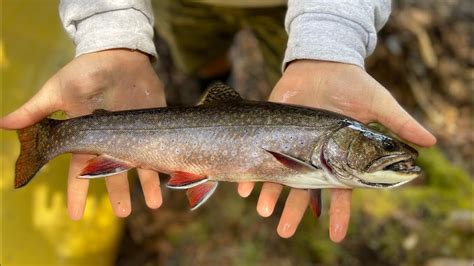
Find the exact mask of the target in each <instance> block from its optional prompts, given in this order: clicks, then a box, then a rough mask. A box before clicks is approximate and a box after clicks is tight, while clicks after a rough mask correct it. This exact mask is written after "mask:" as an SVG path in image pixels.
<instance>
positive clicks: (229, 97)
mask: <svg viewBox="0 0 474 266" xmlns="http://www.w3.org/2000/svg"><path fill="white" fill-rule="evenodd" d="M241 100H242V97H240V95H239V93H238V92H237V91H235V90H234V89H233V88H231V87H229V86H227V85H226V84H224V83H222V82H215V83H213V84H212V85H211V86H209V88H208V89H207V91H206V93H205V94H204V97H202V99H201V101H200V102H199V104H213V103H222V102H233V101H241Z"/></svg>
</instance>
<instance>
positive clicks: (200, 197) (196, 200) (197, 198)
mask: <svg viewBox="0 0 474 266" xmlns="http://www.w3.org/2000/svg"><path fill="white" fill-rule="evenodd" d="M217 184H219V183H218V182H216V181H208V182H206V183H203V184H200V185H197V186H195V187H192V188H190V189H188V190H187V191H186V196H187V197H188V202H189V207H190V208H191V210H192V211H193V210H195V209H197V208H199V206H201V205H202V204H204V202H206V201H207V200H208V199H209V198H210V197H211V195H212V194H213V193H214V191H215V190H216V188H217Z"/></svg>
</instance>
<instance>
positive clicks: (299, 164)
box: [265, 150, 317, 172]
mask: <svg viewBox="0 0 474 266" xmlns="http://www.w3.org/2000/svg"><path fill="white" fill-rule="evenodd" d="M265 151H267V152H268V153H270V154H271V155H273V157H275V159H276V160H277V161H278V162H280V163H281V164H283V165H284V166H286V167H288V168H291V169H293V170H296V171H298V172H308V171H315V170H317V168H316V167H314V166H312V165H310V164H309V163H307V162H304V161H302V160H300V159H298V158H295V157H292V156H290V155H287V154H284V153H281V152H276V151H270V150H265Z"/></svg>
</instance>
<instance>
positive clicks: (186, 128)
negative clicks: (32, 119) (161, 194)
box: [15, 84, 420, 215]
mask: <svg viewBox="0 0 474 266" xmlns="http://www.w3.org/2000/svg"><path fill="white" fill-rule="evenodd" d="M18 135H19V139H20V142H21V152H20V156H19V158H18V160H17V162H16V173H15V174H16V175H15V187H16V188H18V187H21V186H24V185H26V184H27V183H28V182H29V181H30V180H31V179H32V178H33V177H34V175H35V174H36V172H38V170H39V169H40V168H41V167H42V166H43V165H44V164H46V163H47V162H48V161H49V160H51V159H53V158H54V157H55V156H57V155H59V154H62V153H68V152H70V153H83V154H95V155H98V156H97V157H95V158H94V159H92V160H90V161H89V162H88V164H87V165H86V166H85V167H84V169H82V172H81V173H80V176H79V177H80V178H97V177H104V176H109V175H114V174H117V173H120V172H125V171H128V170H129V169H132V168H135V167H140V168H145V169H153V170H155V171H158V172H163V173H167V174H169V175H170V179H169V182H168V184H167V186H168V187H169V188H173V189H186V190H187V196H188V200H189V204H190V206H191V208H192V209H196V208H198V207H199V206H200V205H201V204H203V203H204V202H205V201H206V200H207V199H208V198H209V197H210V196H211V194H212V193H213V192H214V191H215V189H216V187H217V184H218V182H219V181H230V182H240V181H256V182H274V183H280V184H283V185H285V186H289V187H293V188H300V189H310V190H311V191H312V197H311V199H312V200H311V204H312V209H313V211H314V212H315V213H316V214H317V215H319V213H320V205H321V199H320V195H321V194H320V189H321V188H356V187H362V188H390V187H396V186H399V185H402V184H404V183H407V182H409V181H410V180H412V179H414V178H416V177H417V176H418V175H419V174H420V168H419V167H417V166H415V165H414V160H415V159H416V157H417V156H418V154H417V152H416V150H415V149H413V148H411V147H410V146H408V145H406V144H404V143H402V142H400V141H398V140H396V139H393V138H391V137H389V136H386V135H383V134H381V133H378V132H376V131H374V130H372V129H370V128H368V127H366V126H365V125H363V124H362V123H360V122H358V121H355V120H353V119H351V118H349V117H345V116H343V115H340V114H336V113H333V112H329V111H324V110H319V109H311V108H307V107H301V106H294V105H284V104H278V103H271V102H256V101H247V100H244V99H242V98H241V97H240V96H239V94H238V93H237V92H236V91H235V90H233V89H232V88H230V87H228V86H226V85H224V84H216V85H214V86H213V87H211V88H210V89H209V90H208V91H207V93H206V95H205V97H204V98H203V100H202V101H201V102H200V104H198V105H196V106H192V107H165V108H153V109H142V110H129V111H118V112H109V111H105V110H98V111H96V112H94V113H93V114H91V115H86V116H82V117H77V118H73V119H68V120H54V119H44V120H42V121H41V122H39V123H38V124H36V125H33V126H31V127H29V128H25V129H22V130H19V131H18Z"/></svg>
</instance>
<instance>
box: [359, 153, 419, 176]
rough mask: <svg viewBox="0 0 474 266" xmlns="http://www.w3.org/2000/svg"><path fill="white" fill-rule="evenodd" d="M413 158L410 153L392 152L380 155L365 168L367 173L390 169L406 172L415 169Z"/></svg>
mask: <svg viewBox="0 0 474 266" xmlns="http://www.w3.org/2000/svg"><path fill="white" fill-rule="evenodd" d="M414 167H415V158H413V156H412V155H410V154H392V155H388V156H384V157H381V158H379V159H377V160H374V161H373V162H372V163H370V164H369V165H368V166H367V168H366V172H367V173H373V172H376V171H381V170H382V171H383V170H391V171H396V172H406V171H410V170H415V169H414Z"/></svg>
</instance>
